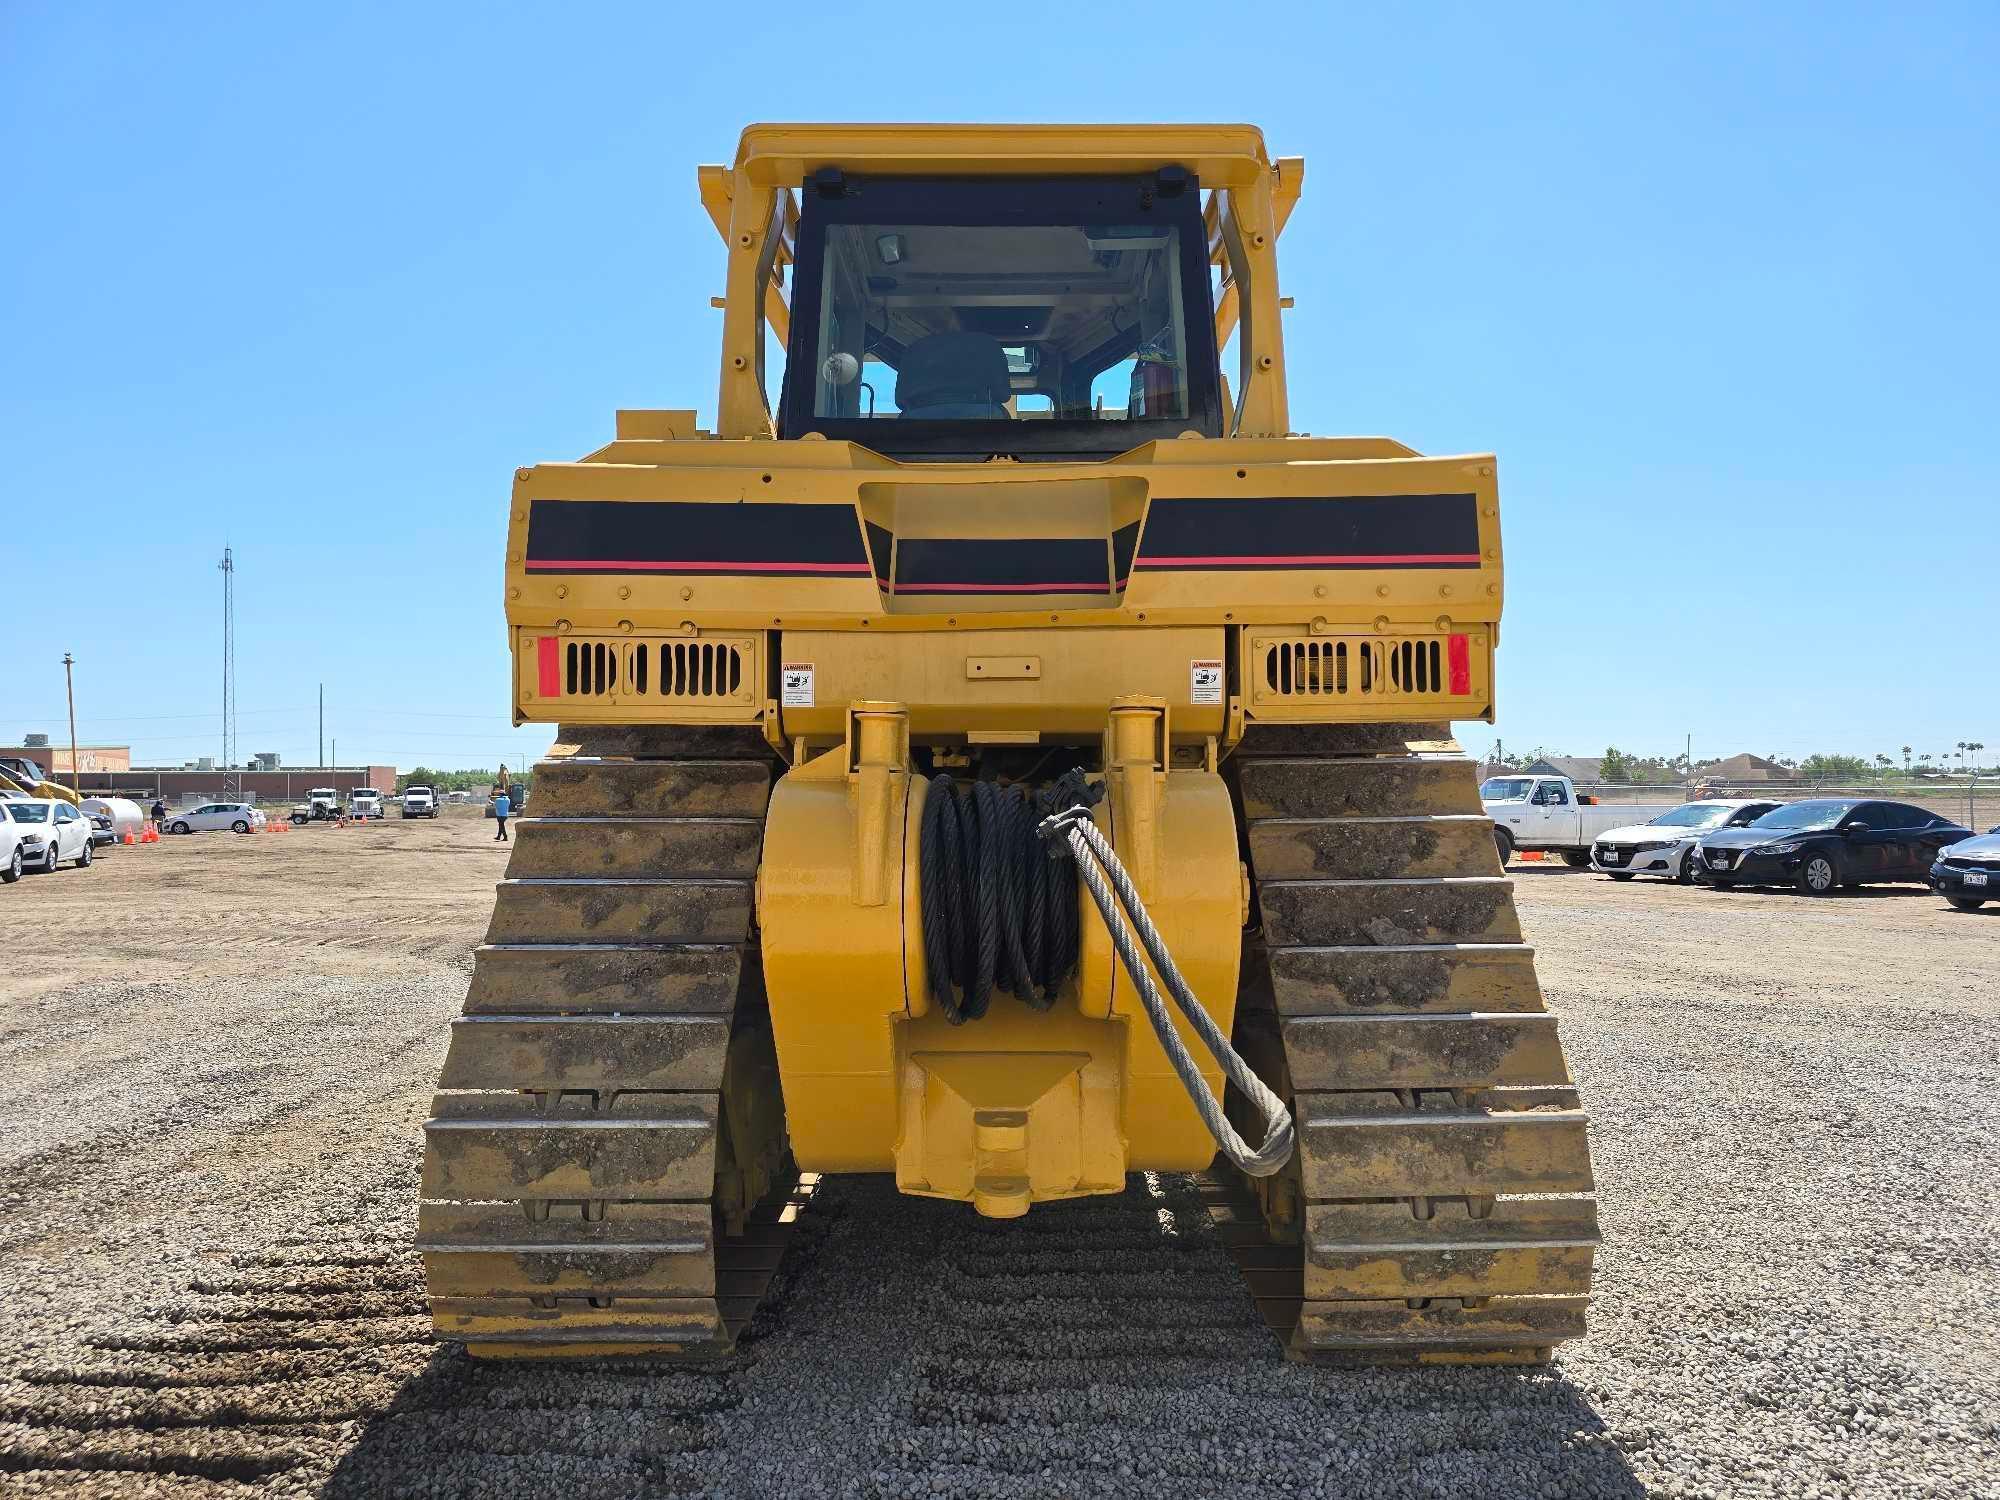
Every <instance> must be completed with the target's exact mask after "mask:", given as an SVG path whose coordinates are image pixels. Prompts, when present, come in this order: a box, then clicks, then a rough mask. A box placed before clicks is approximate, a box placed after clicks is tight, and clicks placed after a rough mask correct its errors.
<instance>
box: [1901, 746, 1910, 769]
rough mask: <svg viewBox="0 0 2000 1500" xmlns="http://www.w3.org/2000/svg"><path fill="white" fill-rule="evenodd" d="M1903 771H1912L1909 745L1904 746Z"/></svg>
mask: <svg viewBox="0 0 2000 1500" xmlns="http://www.w3.org/2000/svg"><path fill="white" fill-rule="evenodd" d="M1903 769H1904V770H1905V771H1907V770H1909V769H1910V747H1909V746H1908V745H1905V746H1903Z"/></svg>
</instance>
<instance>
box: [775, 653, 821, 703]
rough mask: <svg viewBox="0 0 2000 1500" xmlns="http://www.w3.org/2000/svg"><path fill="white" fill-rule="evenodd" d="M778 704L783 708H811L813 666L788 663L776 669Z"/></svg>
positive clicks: (808, 663) (806, 662)
mask: <svg viewBox="0 0 2000 1500" xmlns="http://www.w3.org/2000/svg"><path fill="white" fill-rule="evenodd" d="M778 694H779V696H778V702H779V704H780V705H781V706H783V707H785V708H811V707H812V706H813V664H812V663H811V662H809V661H788V662H786V663H784V664H783V665H782V666H780V667H779V668H778Z"/></svg>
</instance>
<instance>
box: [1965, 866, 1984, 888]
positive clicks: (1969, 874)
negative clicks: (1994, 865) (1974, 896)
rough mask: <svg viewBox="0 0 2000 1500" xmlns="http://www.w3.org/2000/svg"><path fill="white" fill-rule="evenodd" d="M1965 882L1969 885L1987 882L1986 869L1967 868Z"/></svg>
mask: <svg viewBox="0 0 2000 1500" xmlns="http://www.w3.org/2000/svg"><path fill="white" fill-rule="evenodd" d="M1965 883H1966V884H1967V885H1984V884H1986V872H1985V871H1984V870H1967V871H1966V872H1965Z"/></svg>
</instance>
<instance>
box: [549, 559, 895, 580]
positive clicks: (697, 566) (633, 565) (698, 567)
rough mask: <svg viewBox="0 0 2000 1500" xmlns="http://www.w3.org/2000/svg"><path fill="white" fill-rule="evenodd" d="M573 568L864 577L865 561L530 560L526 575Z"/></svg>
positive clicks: (650, 571)
mask: <svg viewBox="0 0 2000 1500" xmlns="http://www.w3.org/2000/svg"><path fill="white" fill-rule="evenodd" d="M577 568H613V569H616V570H617V571H619V572H621V573H852V574H857V575H860V576H863V577H865V576H867V574H868V572H869V568H868V564H867V563H866V562H851V563H826V562H652V561H646V562H641V561H639V560H637V559H635V558H629V557H565V558H551V557H534V558H530V559H529V560H528V571H529V572H530V573H561V572H563V571H565V570H570V569H577Z"/></svg>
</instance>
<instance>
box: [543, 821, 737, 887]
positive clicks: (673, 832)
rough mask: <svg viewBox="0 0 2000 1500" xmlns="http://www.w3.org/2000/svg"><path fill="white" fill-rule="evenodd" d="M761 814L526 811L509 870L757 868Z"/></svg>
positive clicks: (622, 875) (685, 874) (610, 874)
mask: <svg viewBox="0 0 2000 1500" xmlns="http://www.w3.org/2000/svg"><path fill="white" fill-rule="evenodd" d="M763 840H764V824H763V820H762V819H759V818H607V817H562V818H543V817H534V818H522V819H520V820H519V821H518V822H516V823H515V825H514V853H513V857H512V858H511V859H510V860H509V861H508V863H507V873H508V875H509V876H511V877H513V878H515V879H529V880H532V879H553V878H559V877H563V876H577V875H589V876H595V877H597V878H600V879H642V880H643V879H647V878H654V879H658V878H664V877H669V876H672V877H678V878H681V879H687V878H690V877H697V876H718V877H730V876H733V877H735V878H736V879H739V880H748V879H749V878H750V877H751V876H753V875H755V874H756V873H757V851H758V849H759V847H760V846H761V845H762V843H763Z"/></svg>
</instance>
